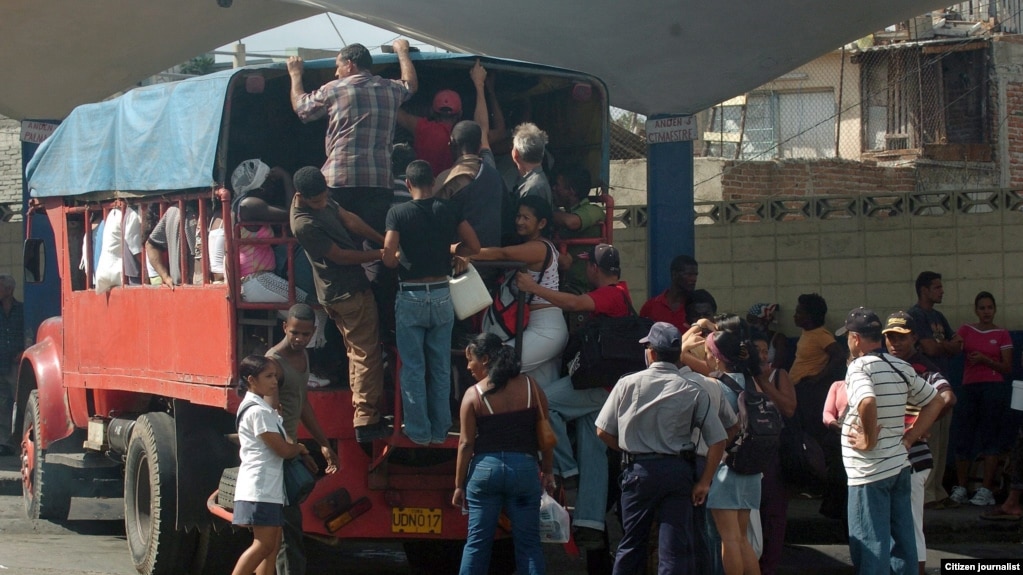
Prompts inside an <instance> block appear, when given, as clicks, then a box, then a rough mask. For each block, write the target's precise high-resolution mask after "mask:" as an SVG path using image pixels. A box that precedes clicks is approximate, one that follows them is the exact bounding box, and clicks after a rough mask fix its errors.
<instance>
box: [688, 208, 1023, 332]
mask: <svg viewBox="0 0 1023 575" xmlns="http://www.w3.org/2000/svg"><path fill="white" fill-rule="evenodd" d="M1021 224H1023V214H1021V213H1020V212H1019V211H1018V210H1012V211H1010V210H1004V211H997V212H994V213H986V214H963V213H955V212H953V213H949V214H947V215H943V216H909V215H906V214H903V215H899V216H895V217H884V218H875V217H851V218H846V219H833V220H804V221H785V222H776V221H762V222H758V223H743V224H731V225H704V226H697V227H696V258H697V260H698V261H699V262H700V281H699V286H700V287H702V288H705V289H708V290H710V291H711V293H713V294H714V296H715V298H716V299H717V301H718V306H719V308H720V309H721V310H724V311H735V312H739V311H743V310H745V309H747V308H748V307H749V306H750V305H751V304H753V303H756V302H760V301H766V302H776V303H779V304H780V305H781V308H782V312H781V317H780V320H781V327H782V329H783V331H785V333H788V334H789V335H797V334H798V332H799V330H798V329H797V328H795V326H794V325H793V323H792V311H793V310H794V309H795V304H796V300H797V298H798V296H799V294H802V293H808V292H817V293H820V294H821V295H822V296H824V298H825V299H826V300H827V302H828V308H829V310H830V311H829V313H828V326H829V327H831V328H837V327H838V326H839V325H840V324H841V322H842V320H843V318H844V316H845V313H846V312H847V311H848V310H850V309H852V308H854V307H856V306H859V305H864V306H867V307H871V308H873V309H874V310H875V311H877V312H878V313H879V314H887V313H890V312H892V311H894V310H896V309H904V308H905V307H908V306H910V305H912V304H913V303H914V302H915V301H916V294H915V293H914V287H913V282H914V280H915V279H916V276H917V274H918V273H920V272H921V271H924V270H931V271H936V272H938V273H940V274H942V275H943V276H944V278H943V280H944V282H943V283H944V285H945V300H944V302H943V303H942V304H941V306H940V307H939V309H940V310H941V311H942V312H943V313H944V314H945V315H946V317H948V319H949V322H951V324H952V325H953V327H954V328H955V327H958V326H959V325H960V324H962V323H963V322H968V321H976V317H975V316H974V314H973V298H974V296H976V294H977V292H979V291H981V290H985V291H990V292H991V293H992V294H994V296H995V298H996V300H997V301H998V305H999V307H998V315H997V317H996V322H997V323H998V324H1000V325H1002V326H1004V327H1007V328H1010V329H1021V328H1023V266H1021V265H1020V263H1019V262H1020V261H1023V225H1021Z"/></svg>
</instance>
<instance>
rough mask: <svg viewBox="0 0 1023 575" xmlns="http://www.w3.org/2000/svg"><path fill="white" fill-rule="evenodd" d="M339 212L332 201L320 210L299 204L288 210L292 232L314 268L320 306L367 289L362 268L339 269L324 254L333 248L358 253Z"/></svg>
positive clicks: (338, 266) (342, 267) (356, 246)
mask: <svg viewBox="0 0 1023 575" xmlns="http://www.w3.org/2000/svg"><path fill="white" fill-rule="evenodd" d="M339 209H340V207H339V206H338V205H337V204H336V203H335V202H334V201H333V200H329V201H328V202H327V206H326V207H325V208H323V209H322V210H314V209H311V208H307V207H303V206H302V205H301V204H299V203H298V202H296V203H295V204H294V205H293V206H292V207H291V231H292V233H294V234H295V237H296V238H297V239H298V243H300V244H302V248H303V249H305V253H306V256H307V257H308V258H309V263H311V264H312V266H313V283H315V284H316V297H317V299H319V300H320V303H321V304H322V305H330V304H332V303H334V302H337V301H342V300H345V299H348V298H349V297H351V294H353V293H355V292H363V291H365V290H367V289H369V280H368V279H366V272H365V271H364V270H363V269H362V266H361V265H358V264H350V265H342V264H337V263H334V262H333V261H331V260H329V259H327V253H328V252H329V251H330V248H331V247H332V246H333V245H335V244H336V245H337V246H338V247H340V248H341V249H343V250H359V249H360V248H359V246H358V245H356V243H355V241H354V240H353V239H352V236H351V235H350V234H349V233H348V230H347V229H345V226H344V224H343V223H341V216H340V215H339V212H338V210H339Z"/></svg>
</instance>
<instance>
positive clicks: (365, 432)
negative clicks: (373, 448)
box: [355, 419, 391, 443]
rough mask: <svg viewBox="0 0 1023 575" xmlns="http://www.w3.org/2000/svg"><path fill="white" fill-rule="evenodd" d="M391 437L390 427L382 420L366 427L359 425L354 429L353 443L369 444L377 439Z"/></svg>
mask: <svg viewBox="0 0 1023 575" xmlns="http://www.w3.org/2000/svg"><path fill="white" fill-rule="evenodd" d="M390 435H391V427H390V426H389V425H387V422H386V421H384V420H382V419H381V420H379V421H377V422H376V423H370V424H368V425H360V426H358V427H356V428H355V441H357V442H359V443H370V442H372V441H376V440H377V439H385V438H387V437H389V436H390Z"/></svg>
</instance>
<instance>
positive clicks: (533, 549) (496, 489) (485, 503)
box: [451, 333, 554, 575]
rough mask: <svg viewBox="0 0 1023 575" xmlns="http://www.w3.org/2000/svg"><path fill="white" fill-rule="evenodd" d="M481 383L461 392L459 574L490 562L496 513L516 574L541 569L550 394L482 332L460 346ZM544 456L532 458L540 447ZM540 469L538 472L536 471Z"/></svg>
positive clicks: (478, 572)
mask: <svg viewBox="0 0 1023 575" xmlns="http://www.w3.org/2000/svg"><path fill="white" fill-rule="evenodd" d="M465 357H466V359H467V360H468V362H469V371H470V372H471V373H472V375H473V378H475V379H476V381H477V382H478V383H477V384H476V385H474V386H472V387H470V388H469V389H468V390H467V391H466V392H465V395H464V396H463V398H462V406H461V409H460V419H461V435H460V437H459V441H458V461H457V467H456V471H455V493H454V496H453V497H452V499H451V503H452V505H454V506H456V507H461V508H462V509H463V511H465V510H467V512H468V514H469V532H468V534H467V535H466V541H465V549H464V551H463V553H462V566H461V570H460V571H459V573H460V575H482V574H484V573H486V572H487V569H488V567H489V564H490V552H491V548H492V547H493V543H494V533H495V531H496V529H497V521H498V517H499V516H500V514H501V510H502V509H503V510H504V511H505V513H506V514H507V515H508V518H509V519H510V520H511V524H512V538H513V540H514V542H515V566H516V572H517V573H520V574H522V575H543V574H544V573H545V572H546V567H545V564H544V557H543V551H542V549H541V547H540V515H539V507H540V495H541V482H542V483H543V486H544V487H545V488H547V489H551V488H553V485H554V476H553V474H552V473H551V465H552V462H553V447H554V446H553V444H552V443H550V442H545V443H547V444H546V445H541V444H540V443H541V440H540V439H538V431H539V429H542V425H543V424H544V423H546V422H545V421H542V420H545V419H546V417H547V398H546V396H545V395H544V393H543V390H542V389H540V387H539V386H538V385H537V384H536V382H535V381H533V379H532V378H531V377H529V376H526V375H524V374H522V373H520V369H519V364H518V362H517V361H516V360H515V357H514V351H513V350H512V349H511V348H510V347H507V346H505V345H504V344H503V343H502V342H501V339H500V338H499V337H497V336H496V335H494V334H489V333H484V334H482V335H480V336H478V337H476V339H474V340H473V341H472V342H471V343H470V344H469V346H468V347H466V349H465ZM538 451H539V452H540V454H541V460H540V461H539V462H538V461H537V452H538ZM541 470H542V472H541Z"/></svg>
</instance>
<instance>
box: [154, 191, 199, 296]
mask: <svg viewBox="0 0 1023 575" xmlns="http://www.w3.org/2000/svg"><path fill="white" fill-rule="evenodd" d="M198 220H199V218H198V216H197V215H196V213H195V212H194V211H193V209H192V208H191V207H186V208H185V239H186V241H187V243H188V246H187V247H188V253H187V254H186V255H185V265H187V266H188V269H187V270H186V271H185V273H184V274H182V273H181V225H180V222H181V218H180V212H179V210H178V208H177V206H171V207H169V208H167V211H166V212H164V213H163V217H162V218H160V221H159V222H157V223H156V226H155V227H154V228H153V232H152V233H151V234H149V242H150V243H151V244H153V245H154V246H156V247H158V248H160V249H161V250H166V251H167V260H168V266H167V268H168V270H169V271H170V275H171V279H173V280H174V283H175V284H180V283H181V278H182V277H188V278H191V277H192V269H193V267H192V266H194V265H195V228H196V225H197V222H198Z"/></svg>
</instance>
